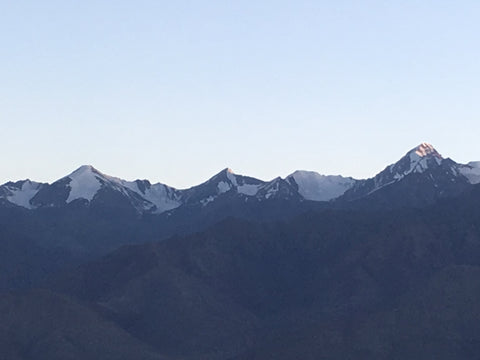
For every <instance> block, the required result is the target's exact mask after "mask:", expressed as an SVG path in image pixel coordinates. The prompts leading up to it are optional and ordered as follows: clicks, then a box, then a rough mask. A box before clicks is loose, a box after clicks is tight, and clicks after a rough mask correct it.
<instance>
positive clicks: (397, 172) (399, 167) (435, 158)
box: [387, 143, 443, 181]
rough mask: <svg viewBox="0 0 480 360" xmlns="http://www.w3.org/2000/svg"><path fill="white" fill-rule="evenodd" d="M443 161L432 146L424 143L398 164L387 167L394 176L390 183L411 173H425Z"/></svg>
mask: <svg viewBox="0 0 480 360" xmlns="http://www.w3.org/2000/svg"><path fill="white" fill-rule="evenodd" d="M442 161H443V157H442V155H440V153H439V152H438V151H437V150H435V148H434V147H433V146H432V145H430V144H428V143H422V144H420V145H418V146H417V147H415V148H413V149H412V150H410V151H409V152H408V153H407V154H406V155H405V156H404V157H403V158H401V159H400V160H399V161H398V162H396V163H395V164H392V165H390V166H389V167H387V170H388V172H390V174H391V175H392V176H393V178H392V179H391V180H390V181H398V180H400V179H403V178H404V177H405V176H406V175H408V174H411V173H423V172H424V171H425V170H427V169H428V168H429V167H431V166H433V167H436V166H438V165H440V164H441V163H442Z"/></svg>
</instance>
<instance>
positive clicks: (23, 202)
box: [2, 179, 44, 209]
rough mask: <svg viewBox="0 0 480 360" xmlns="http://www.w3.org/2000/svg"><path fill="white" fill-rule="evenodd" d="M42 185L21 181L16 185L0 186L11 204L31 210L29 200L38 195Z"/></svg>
mask: <svg viewBox="0 0 480 360" xmlns="http://www.w3.org/2000/svg"><path fill="white" fill-rule="evenodd" d="M43 185H44V184H42V183H38V182H34V181H30V180H28V179H27V180H23V181H19V182H17V183H7V184H5V185H3V186H2V188H3V192H4V194H5V195H4V196H5V198H6V199H7V200H8V201H9V202H11V203H12V204H15V205H18V206H22V207H24V208H27V209H32V208H33V206H32V204H31V203H30V200H31V199H32V198H33V197H34V196H35V195H36V194H37V193H38V191H39V190H40V189H41V187H42V186H43Z"/></svg>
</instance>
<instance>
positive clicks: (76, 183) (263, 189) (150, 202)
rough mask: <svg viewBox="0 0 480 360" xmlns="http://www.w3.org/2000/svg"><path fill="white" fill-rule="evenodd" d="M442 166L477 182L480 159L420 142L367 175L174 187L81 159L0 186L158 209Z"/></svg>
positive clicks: (221, 178)
mask: <svg viewBox="0 0 480 360" xmlns="http://www.w3.org/2000/svg"><path fill="white" fill-rule="evenodd" d="M442 172H447V173H448V174H447V175H448V177H449V178H448V179H449V181H450V179H451V178H452V177H455V178H457V179H459V181H460V182H463V183H465V182H467V183H470V184H479V183H480V162H471V163H468V164H465V165H462V164H457V163H455V162H454V161H452V160H450V159H444V158H443V157H442V156H441V155H440V154H439V153H438V152H437V150H435V148H434V147H433V146H432V145H430V144H428V143H422V144H420V145H419V146H417V147H415V148H413V149H411V150H410V151H409V152H408V153H407V154H406V155H405V156H403V157H402V158H401V159H400V160H399V161H397V162H396V163H394V164H392V165H390V166H388V167H387V168H385V170H383V171H382V172H380V173H379V174H377V175H376V176H375V177H373V178H371V179H367V180H355V179H352V178H350V177H343V176H339V175H337V176H332V175H321V174H319V173H317V172H313V171H300V170H299V171H295V172H294V173H292V174H290V175H288V176H287V177H286V178H285V179H282V178H280V177H278V178H275V179H273V180H271V181H262V180H259V179H255V178H252V177H248V176H242V175H237V174H235V173H234V172H233V171H232V170H231V169H224V170H222V171H221V172H219V173H218V174H217V175H215V176H213V177H212V178H211V179H209V180H208V181H206V182H204V183H202V184H200V185H196V186H193V187H191V188H189V189H184V190H178V189H175V188H173V187H169V186H167V185H164V184H161V183H157V184H151V183H150V182H149V181H148V180H136V181H126V180H123V179H120V178H117V177H112V176H109V175H106V174H104V173H102V172H100V171H98V170H97V169H95V168H94V167H93V166H91V165H84V166H81V167H80V168H78V169H77V170H75V171H74V172H72V173H71V174H69V175H67V176H65V177H63V178H61V179H60V180H58V181H56V182H54V183H53V184H51V185H49V184H41V183H36V182H32V181H30V180H25V181H19V182H16V183H12V182H9V183H6V184H4V185H2V186H0V199H3V200H6V201H8V202H10V203H12V204H16V205H18V206H22V207H25V208H28V209H32V208H35V207H44V206H62V204H63V205H65V204H68V203H71V202H73V201H75V200H78V199H83V200H86V202H87V203H91V202H95V199H96V197H97V196H101V195H102V194H104V193H105V194H106V192H105V191H114V192H116V193H120V194H121V196H123V197H124V198H126V199H127V200H128V201H129V202H130V204H132V206H133V207H134V208H135V209H137V210H138V211H139V212H150V213H152V212H153V213H162V212H165V211H169V210H172V209H175V208H178V207H180V206H183V205H189V206H197V205H200V206H208V205H209V204H210V203H212V202H215V201H217V200H218V199H219V198H222V199H225V201H230V200H231V199H233V198H235V197H237V198H238V199H241V201H248V200H249V198H252V199H253V200H255V201H263V200H267V199H273V198H280V199H300V200H302V199H305V200H312V201H330V200H334V199H337V198H339V197H342V195H344V194H345V195H346V196H347V198H352V196H351V194H358V196H359V195H361V194H366V195H368V194H370V193H372V192H375V191H377V190H378V189H380V188H382V187H385V186H388V185H391V184H394V183H396V182H398V181H401V180H402V179H404V178H405V177H407V176H410V174H423V173H426V174H428V176H429V177H430V178H432V176H440V175H441V174H442ZM432 174H435V175H432ZM433 180H434V179H433V178H432V181H433ZM354 196H357V195H354ZM354 196H353V197H354ZM229 199H230V200H229Z"/></svg>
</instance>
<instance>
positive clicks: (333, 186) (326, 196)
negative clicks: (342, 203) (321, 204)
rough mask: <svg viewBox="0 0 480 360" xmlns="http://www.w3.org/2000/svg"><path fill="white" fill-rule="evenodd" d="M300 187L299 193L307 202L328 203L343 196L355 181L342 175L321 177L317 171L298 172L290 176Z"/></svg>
mask: <svg viewBox="0 0 480 360" xmlns="http://www.w3.org/2000/svg"><path fill="white" fill-rule="evenodd" d="M287 179H293V180H294V181H295V183H296V184H297V185H298V192H299V193H300V195H302V196H303V197H304V198H305V199H306V200H313V201H328V200H332V199H335V198H337V197H339V196H340V195H343V194H344V193H345V192H346V191H347V190H348V189H350V188H351V187H352V186H353V185H354V184H355V181H356V180H354V179H352V178H345V177H343V176H340V175H337V176H335V175H321V174H319V173H317V172H315V171H304V170H298V171H295V172H294V173H293V174H291V175H289V176H288V177H287Z"/></svg>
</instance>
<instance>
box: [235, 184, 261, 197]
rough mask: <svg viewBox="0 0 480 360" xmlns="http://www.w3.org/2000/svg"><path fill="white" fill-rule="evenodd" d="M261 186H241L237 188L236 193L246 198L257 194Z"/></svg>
mask: <svg viewBox="0 0 480 360" xmlns="http://www.w3.org/2000/svg"><path fill="white" fill-rule="evenodd" d="M260 187H261V185H256V184H243V185H239V186H237V192H238V193H239V194H243V195H247V196H255V195H257V193H258V190H259V189H260Z"/></svg>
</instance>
